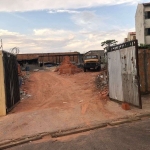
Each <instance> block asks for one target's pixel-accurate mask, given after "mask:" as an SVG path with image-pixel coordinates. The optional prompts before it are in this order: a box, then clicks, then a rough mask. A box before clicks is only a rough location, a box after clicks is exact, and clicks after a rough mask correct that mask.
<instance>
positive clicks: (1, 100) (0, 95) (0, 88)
mask: <svg viewBox="0 0 150 150" xmlns="http://www.w3.org/2000/svg"><path fill="white" fill-rule="evenodd" d="M4 115H6V97H5V84H4V68H3V53H2V51H0V116H4Z"/></svg>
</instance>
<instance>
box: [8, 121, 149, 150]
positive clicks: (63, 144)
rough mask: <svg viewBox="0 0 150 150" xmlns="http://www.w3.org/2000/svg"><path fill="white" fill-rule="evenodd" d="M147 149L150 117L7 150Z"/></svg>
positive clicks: (48, 138) (46, 139)
mask: <svg viewBox="0 0 150 150" xmlns="http://www.w3.org/2000/svg"><path fill="white" fill-rule="evenodd" d="M80 149H83V150H149V149H150V118H149V119H145V120H142V121H137V122H133V123H127V124H123V125H119V126H114V127H107V128H103V129H98V130H94V131H90V132H86V133H82V134H78V135H71V136H66V137H61V138H57V139H52V138H50V137H47V138H45V139H42V140H39V141H34V142H30V143H27V144H24V145H19V146H16V147H12V148H9V149H7V150H80Z"/></svg>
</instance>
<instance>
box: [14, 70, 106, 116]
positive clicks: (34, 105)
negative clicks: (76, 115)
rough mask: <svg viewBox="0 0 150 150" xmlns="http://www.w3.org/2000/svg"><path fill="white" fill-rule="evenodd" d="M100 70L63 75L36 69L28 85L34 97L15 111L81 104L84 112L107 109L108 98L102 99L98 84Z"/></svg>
mask: <svg viewBox="0 0 150 150" xmlns="http://www.w3.org/2000/svg"><path fill="white" fill-rule="evenodd" d="M98 74H99V73H98V72H86V73H84V72H81V73H77V74H74V75H59V74H58V73H56V72H50V71H40V72H33V73H31V75H30V78H29V79H28V80H27V81H26V83H25V85H24V88H25V89H26V90H27V91H28V94H30V95H31V97H29V98H27V99H23V100H22V101H21V103H19V104H18V105H17V106H16V107H15V108H14V109H13V110H12V113H14V112H15V113H17V112H23V111H32V110H39V109H46V108H56V109H72V108H74V106H75V105H80V106H81V113H82V114H85V113H86V112H87V111H91V112H92V111H95V110H99V111H103V112H104V113H106V114H107V113H109V111H107V110H106V109H105V107H104V106H105V104H106V103H107V101H106V100H105V99H100V95H99V91H98V90H97V89H96V86H95V77H96V76H97V75H98Z"/></svg>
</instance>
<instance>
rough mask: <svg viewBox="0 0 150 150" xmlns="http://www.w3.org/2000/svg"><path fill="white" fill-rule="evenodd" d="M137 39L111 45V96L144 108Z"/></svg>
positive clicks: (109, 64) (109, 67)
mask: <svg viewBox="0 0 150 150" xmlns="http://www.w3.org/2000/svg"><path fill="white" fill-rule="evenodd" d="M137 47H138V43H137V40H134V41H130V42H125V43H122V44H119V45H115V46H112V47H109V49H108V72H109V97H110V98H111V99H114V100H117V101H123V102H128V103H129V104H132V105H134V106H137V107H139V108H142V102H141V95H140V88H139V86H140V85H139V66H138V65H137V64H138V53H137Z"/></svg>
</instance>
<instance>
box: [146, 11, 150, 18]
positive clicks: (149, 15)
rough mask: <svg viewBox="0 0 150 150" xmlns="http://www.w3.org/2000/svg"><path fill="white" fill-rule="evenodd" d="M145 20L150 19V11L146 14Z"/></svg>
mask: <svg viewBox="0 0 150 150" xmlns="http://www.w3.org/2000/svg"><path fill="white" fill-rule="evenodd" d="M145 19H150V11H146V12H145Z"/></svg>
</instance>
